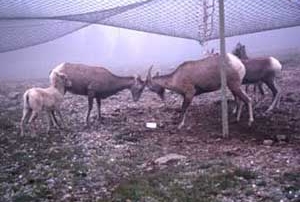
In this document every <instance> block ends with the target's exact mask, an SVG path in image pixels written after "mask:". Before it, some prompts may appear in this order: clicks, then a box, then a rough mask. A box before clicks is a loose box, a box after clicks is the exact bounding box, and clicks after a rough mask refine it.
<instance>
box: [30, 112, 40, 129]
mask: <svg viewBox="0 0 300 202" xmlns="http://www.w3.org/2000/svg"><path fill="white" fill-rule="evenodd" d="M37 116H38V113H37V112H36V111H32V113H31V116H30V118H29V121H28V122H29V125H30V127H31V128H32V125H33V124H34V123H33V122H34V121H35V120H36V118H37ZM34 125H35V124H34ZM33 129H34V133H36V132H35V131H36V128H35V126H34V128H33Z"/></svg>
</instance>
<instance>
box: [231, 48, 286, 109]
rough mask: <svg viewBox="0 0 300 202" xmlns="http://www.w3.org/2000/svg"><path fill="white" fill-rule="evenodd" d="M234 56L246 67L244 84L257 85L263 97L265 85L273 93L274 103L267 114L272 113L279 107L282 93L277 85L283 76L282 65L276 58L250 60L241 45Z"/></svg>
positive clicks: (235, 50) (234, 51)
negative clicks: (277, 81) (279, 78)
mask: <svg viewBox="0 0 300 202" xmlns="http://www.w3.org/2000/svg"><path fill="white" fill-rule="evenodd" d="M233 54H234V55H236V56H237V57H239V58H240V59H241V61H242V62H243V64H244V65H245V67H246V75H245V77H244V79H243V84H255V85H256V86H258V87H259V90H260V92H261V94H263V95H264V91H263V88H262V84H263V83H264V84H266V85H267V86H268V88H269V89H270V90H271V91H272V94H273V101H272V104H271V105H270V106H269V108H268V109H267V110H266V112H270V111H271V110H273V109H274V107H279V103H280V96H281V92H280V88H279V87H278V86H277V84H276V77H278V76H279V75H280V74H281V70H282V65H281V63H280V62H279V61H278V60H277V59H276V58H274V57H258V58H249V57H248V56H247V53H246V47H245V46H244V45H242V44H241V43H238V44H237V45H236V47H235V49H234V50H233Z"/></svg>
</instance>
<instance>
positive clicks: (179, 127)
mask: <svg viewBox="0 0 300 202" xmlns="http://www.w3.org/2000/svg"><path fill="white" fill-rule="evenodd" d="M183 126H184V123H182V122H181V123H180V124H179V125H178V126H177V129H178V130H180V129H182V127H183Z"/></svg>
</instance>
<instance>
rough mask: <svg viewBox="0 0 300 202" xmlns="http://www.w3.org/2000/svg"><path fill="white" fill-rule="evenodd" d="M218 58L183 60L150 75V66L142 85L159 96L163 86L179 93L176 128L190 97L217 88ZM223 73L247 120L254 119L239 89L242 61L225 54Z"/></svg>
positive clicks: (219, 80)
mask: <svg viewBox="0 0 300 202" xmlns="http://www.w3.org/2000/svg"><path fill="white" fill-rule="evenodd" d="M220 59H221V57H220V56H219V55H212V56H209V57H207V58H204V59H202V60H196V61H187V62H184V63H182V64H181V65H179V66H178V67H177V69H176V70H175V71H174V72H172V73H171V74H168V75H162V76H154V77H153V78H152V77H151V69H152V66H151V67H150V69H149V71H148V76H147V80H146V84H147V86H148V88H149V89H150V90H151V91H153V92H155V93H157V94H158V95H159V96H160V97H163V95H162V94H163V93H164V89H165V88H166V89H169V90H172V91H175V92H177V93H179V94H181V95H182V96H183V99H184V100H183V103H182V112H181V116H180V118H181V122H180V124H179V126H178V128H179V129H180V128H182V126H183V125H184V122H185V114H186V110H187V108H188V106H189V105H190V103H191V101H192V99H193V97H194V96H196V95H200V94H202V93H207V92H212V91H216V90H218V89H220V87H221V78H220V68H219V64H220ZM226 75H227V86H228V88H229V89H230V91H231V92H232V94H233V95H234V96H236V97H239V98H240V99H241V100H243V101H244V102H245V103H247V106H248V110H249V122H248V124H249V125H251V123H252V122H253V121H254V119H253V114H252V104H251V99H250V98H249V97H248V96H247V94H246V93H244V92H243V91H242V90H241V83H242V79H243V77H244V75H245V67H244V65H243V64H242V62H241V61H240V60H239V59H238V58H237V57H236V56H234V55H232V54H230V53H228V54H226ZM241 108H242V103H241V105H240V108H239V113H238V116H237V120H238V121H239V119H240V114H241V113H240V111H241Z"/></svg>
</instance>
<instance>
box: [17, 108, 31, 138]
mask: <svg viewBox="0 0 300 202" xmlns="http://www.w3.org/2000/svg"><path fill="white" fill-rule="evenodd" d="M31 111H32V110H31V109H28V108H24V109H23V116H22V119H21V123H20V128H21V136H24V123H26V122H27V121H28V119H29V116H30V114H31Z"/></svg>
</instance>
